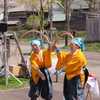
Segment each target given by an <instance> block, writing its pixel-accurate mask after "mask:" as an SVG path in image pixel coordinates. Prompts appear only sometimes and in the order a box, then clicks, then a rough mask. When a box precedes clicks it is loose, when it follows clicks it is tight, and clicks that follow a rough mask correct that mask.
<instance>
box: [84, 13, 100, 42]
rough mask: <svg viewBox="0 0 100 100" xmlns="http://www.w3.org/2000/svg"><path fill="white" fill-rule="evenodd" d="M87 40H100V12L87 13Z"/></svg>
mask: <svg viewBox="0 0 100 100" xmlns="http://www.w3.org/2000/svg"><path fill="white" fill-rule="evenodd" d="M86 41H100V14H87V16H86Z"/></svg>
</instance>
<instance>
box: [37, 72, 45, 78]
mask: <svg viewBox="0 0 100 100" xmlns="http://www.w3.org/2000/svg"><path fill="white" fill-rule="evenodd" d="M38 76H39V77H41V79H42V80H45V76H44V74H43V73H42V72H38Z"/></svg>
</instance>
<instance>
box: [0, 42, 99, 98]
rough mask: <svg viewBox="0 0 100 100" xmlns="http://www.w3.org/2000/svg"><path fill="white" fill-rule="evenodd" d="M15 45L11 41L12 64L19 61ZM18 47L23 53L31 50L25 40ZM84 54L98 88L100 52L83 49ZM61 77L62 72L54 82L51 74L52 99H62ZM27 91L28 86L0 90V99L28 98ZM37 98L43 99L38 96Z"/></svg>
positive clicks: (10, 61) (10, 60)
mask: <svg viewBox="0 0 100 100" xmlns="http://www.w3.org/2000/svg"><path fill="white" fill-rule="evenodd" d="M45 46H47V45H45ZM58 46H59V47H62V46H64V44H58ZM15 47H16V45H15V43H12V44H11V57H10V59H9V63H10V64H13V65H17V63H18V62H19V61H18V60H17V59H16V56H15ZM20 47H21V50H22V52H23V53H29V52H30V51H31V47H30V46H29V44H28V43H26V42H25V43H21V44H20ZM61 50H62V51H66V52H67V51H69V50H65V49H61ZM84 54H85V56H86V58H87V61H88V64H87V68H88V69H89V72H90V73H91V74H92V75H94V76H96V77H97V78H98V83H99V88H100V53H96V52H86V51H85V52H84ZM24 57H25V60H26V59H27V56H24ZM0 63H1V61H0ZM63 77H64V74H62V75H59V81H58V82H55V79H56V77H55V75H53V89H54V97H53V99H52V100H63V92H62V89H63ZM28 91H29V87H26V88H22V89H13V90H0V100H30V99H29V97H28ZM92 97H93V100H100V97H98V96H96V95H94V94H93V93H92ZM38 100H43V99H41V98H40V97H39V98H38ZM87 100H90V98H88V99H87Z"/></svg>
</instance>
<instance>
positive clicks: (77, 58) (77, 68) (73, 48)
mask: <svg viewBox="0 0 100 100" xmlns="http://www.w3.org/2000/svg"><path fill="white" fill-rule="evenodd" d="M53 48H55V51H56V52H57V56H58V62H57V65H56V70H57V72H56V74H57V75H59V74H60V73H62V72H65V78H64V86H63V95H64V98H65V100H84V82H85V75H84V71H83V70H84V67H85V65H86V64H87V60H86V58H85V56H84V54H83V52H82V51H83V50H85V47H84V43H83V41H82V39H81V38H76V39H73V40H72V41H71V43H70V52H68V53H66V52H62V51H60V50H59V48H58V47H57V45H53Z"/></svg>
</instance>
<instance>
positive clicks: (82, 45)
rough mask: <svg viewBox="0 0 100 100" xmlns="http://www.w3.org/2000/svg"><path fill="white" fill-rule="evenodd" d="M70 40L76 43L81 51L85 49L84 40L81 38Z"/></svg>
mask: <svg viewBox="0 0 100 100" xmlns="http://www.w3.org/2000/svg"><path fill="white" fill-rule="evenodd" d="M71 42H74V43H76V44H78V45H79V46H80V48H81V50H82V51H84V50H85V46H84V42H83V40H82V39H81V38H76V39H73V40H72V41H71Z"/></svg>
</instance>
